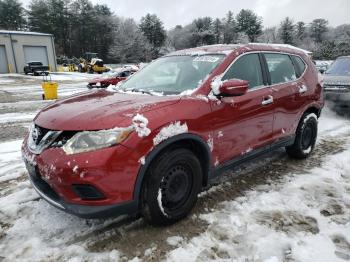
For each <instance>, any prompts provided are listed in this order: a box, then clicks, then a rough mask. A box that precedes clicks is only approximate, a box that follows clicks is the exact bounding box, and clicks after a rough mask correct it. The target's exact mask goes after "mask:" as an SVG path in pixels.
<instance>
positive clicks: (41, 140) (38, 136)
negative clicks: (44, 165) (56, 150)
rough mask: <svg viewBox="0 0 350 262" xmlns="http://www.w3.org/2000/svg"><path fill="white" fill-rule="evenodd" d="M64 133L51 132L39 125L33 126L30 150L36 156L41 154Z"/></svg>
mask: <svg viewBox="0 0 350 262" xmlns="http://www.w3.org/2000/svg"><path fill="white" fill-rule="evenodd" d="M61 133H62V131H54V130H49V129H46V128H43V127H40V126H38V125H33V126H32V127H31V129H30V133H29V137H28V141H27V144H28V149H29V150H30V151H31V152H32V153H34V154H40V153H41V152H42V151H43V150H44V149H46V148H48V147H49V146H51V144H52V143H53V142H54V141H55V140H56V139H57V138H58V137H59V136H60V134H61Z"/></svg>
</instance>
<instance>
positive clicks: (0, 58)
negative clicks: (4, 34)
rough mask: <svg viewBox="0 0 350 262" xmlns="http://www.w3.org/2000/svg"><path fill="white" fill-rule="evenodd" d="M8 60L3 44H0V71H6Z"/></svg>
mask: <svg viewBox="0 0 350 262" xmlns="http://www.w3.org/2000/svg"><path fill="white" fill-rule="evenodd" d="M8 72H9V70H8V62H7V56H6V49H5V46H4V45H0V73H8Z"/></svg>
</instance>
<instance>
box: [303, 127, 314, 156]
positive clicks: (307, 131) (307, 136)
mask: <svg viewBox="0 0 350 262" xmlns="http://www.w3.org/2000/svg"><path fill="white" fill-rule="evenodd" d="M313 137H314V131H313V128H312V125H310V124H308V125H307V126H306V127H305V128H304V131H303V135H302V140H301V143H302V147H303V149H304V150H305V149H308V148H309V147H310V146H311V145H312V140H313Z"/></svg>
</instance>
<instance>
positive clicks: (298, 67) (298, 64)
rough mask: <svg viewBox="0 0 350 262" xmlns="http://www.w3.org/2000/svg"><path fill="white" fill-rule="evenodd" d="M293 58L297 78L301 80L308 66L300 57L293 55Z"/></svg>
mask: <svg viewBox="0 0 350 262" xmlns="http://www.w3.org/2000/svg"><path fill="white" fill-rule="evenodd" d="M291 58H292V60H293V63H294V67H295V72H296V76H297V77H298V78H299V77H301V76H302V75H303V74H304V72H305V69H306V64H305V62H304V60H303V59H301V58H300V57H299V56H295V55H292V56H291Z"/></svg>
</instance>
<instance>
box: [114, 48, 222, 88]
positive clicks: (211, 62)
mask: <svg viewBox="0 0 350 262" xmlns="http://www.w3.org/2000/svg"><path fill="white" fill-rule="evenodd" d="M224 57H225V56H224V55H221V54H207V55H200V56H198V55H197V56H190V55H186V56H169V57H162V58H159V59H157V60H156V61H154V62H153V63H151V64H149V65H148V66H146V67H145V68H144V69H142V70H141V71H139V72H138V73H136V74H134V75H133V76H132V77H130V78H129V79H128V80H127V81H126V82H124V83H123V84H122V85H121V86H120V88H121V89H123V90H124V91H135V92H137V91H140V92H147V93H150V92H159V93H164V94H179V93H181V92H183V91H185V90H193V89H195V88H197V87H198V86H199V85H200V84H201V83H202V81H203V80H204V78H205V77H206V76H207V75H208V74H210V73H211V72H212V71H213V70H214V69H215V68H216V66H217V65H218V64H220V62H221V61H222V60H223V58H224Z"/></svg>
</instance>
